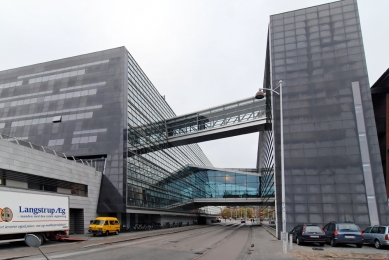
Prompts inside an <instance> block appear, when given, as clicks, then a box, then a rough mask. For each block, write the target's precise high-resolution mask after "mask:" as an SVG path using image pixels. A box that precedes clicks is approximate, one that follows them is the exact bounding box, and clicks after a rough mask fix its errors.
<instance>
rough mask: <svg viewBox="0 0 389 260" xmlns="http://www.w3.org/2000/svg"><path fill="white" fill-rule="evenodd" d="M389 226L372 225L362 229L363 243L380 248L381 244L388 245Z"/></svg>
mask: <svg viewBox="0 0 389 260" xmlns="http://www.w3.org/2000/svg"><path fill="white" fill-rule="evenodd" d="M388 233H389V226H380V225H377V226H372V227H368V228H366V229H365V230H364V231H363V234H364V237H363V243H364V244H370V245H372V244H373V245H374V246H375V248H377V249H380V248H382V247H383V246H389V234H388Z"/></svg>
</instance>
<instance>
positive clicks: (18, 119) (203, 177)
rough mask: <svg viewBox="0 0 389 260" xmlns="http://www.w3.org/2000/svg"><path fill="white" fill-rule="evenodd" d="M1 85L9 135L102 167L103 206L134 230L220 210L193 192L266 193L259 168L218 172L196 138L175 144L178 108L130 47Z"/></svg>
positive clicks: (2, 122)
mask: <svg viewBox="0 0 389 260" xmlns="http://www.w3.org/2000/svg"><path fill="white" fill-rule="evenodd" d="M0 89H1V94H0V113H1V118H0V131H1V133H2V134H3V135H7V136H12V137H16V138H17V139H18V140H19V141H25V142H26V143H32V144H35V145H39V146H43V147H46V148H49V149H52V150H54V151H56V153H58V154H62V153H63V154H65V155H66V157H67V158H70V159H74V160H78V161H85V162H88V163H89V164H90V165H94V166H95V167H97V168H98V170H100V171H101V172H103V175H102V179H101V188H100V192H99V198H98V203H97V202H96V203H97V209H96V212H97V214H99V215H113V216H117V217H119V218H120V219H121V221H122V223H123V224H124V225H126V226H127V227H128V226H130V225H133V224H134V223H150V222H156V223H161V222H163V221H172V222H174V221H175V220H176V221H180V222H185V223H187V222H190V223H192V221H193V220H194V219H197V217H198V216H199V214H208V213H219V212H220V208H215V207H205V208H201V209H199V208H198V207H196V206H195V205H194V203H193V201H192V199H193V198H217V197H218V198H221V197H223V196H224V197H225V198H227V197H236V196H238V197H242V196H243V197H259V196H261V192H260V191H259V189H260V188H259V185H260V177H259V174H258V173H257V172H256V173H251V175H250V173H249V174H245V172H240V171H239V170H232V169H230V170H225V171H224V170H222V169H221V170H220V169H219V170H217V169H215V168H213V167H212V164H211V163H210V162H209V160H208V158H207V157H206V156H205V155H204V153H203V152H202V150H201V149H200V147H199V146H198V145H197V144H189V145H182V146H178V147H171V146H170V145H169V144H168V143H167V142H166V138H167V134H166V132H165V127H166V126H165V122H166V119H168V118H172V117H175V113H174V112H173V111H172V109H171V108H170V106H169V105H168V104H167V103H166V101H165V99H164V98H163V97H162V96H161V95H160V94H159V93H158V91H157V90H156V88H155V87H154V86H153V85H152V83H151V82H150V80H149V79H148V78H147V76H146V75H145V73H144V72H143V71H142V69H141V68H140V67H139V65H138V64H137V63H136V62H135V60H134V59H133V57H132V56H131V55H130V53H129V52H128V51H127V50H126V48H125V47H120V48H115V49H111V50H106V51H101V52H96V53H91V54H86V55H81V56H76V57H71V58H66V59H61V60H56V61H50V62H45V63H41V64H36V65H31V66H26V67H22V68H17V69H11V70H7V71H2V72H0ZM63 157H64V156H63ZM0 168H1V167H0ZM243 171H244V169H243ZM37 174H38V173H37ZM38 175H39V174H38ZM57 178H59V176H57ZM247 178H249V180H248V179H247ZM226 181H227V182H228V183H227V184H226V183H225V182H226ZM239 181H240V182H241V183H239ZM219 182H220V183H223V184H220V185H218V183H219ZM4 183H5V185H6V186H8V185H7V183H8V184H10V183H11V181H10V180H9V179H5V180H4ZM229 183H230V184H229ZM26 185H27V184H26ZM55 191H57V189H56V190H55ZM87 221H88V219H87Z"/></svg>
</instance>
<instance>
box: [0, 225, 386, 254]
mask: <svg viewBox="0 0 389 260" xmlns="http://www.w3.org/2000/svg"><path fill="white" fill-rule="evenodd" d="M77 236H78V237H79V238H84V239H86V241H83V242H76V243H65V242H47V243H45V244H44V245H43V246H41V249H42V251H43V252H45V253H46V255H47V256H48V257H49V259H83V260H84V259H93V260H99V259H142V260H143V259H146V260H147V259H158V260H164V259H166V260H167V259H169V260H174V259H180V260H181V259H200V260H206V259H208V260H211V259H223V260H229V259H231V260H232V259H234V260H249V259H268V260H289V259H290V260H292V259H293V260H297V259H317V260H318V259H370V260H372V259H376V260H378V259H379V260H382V259H389V248H386V249H382V250H377V249H375V248H374V247H373V246H367V245H365V246H363V248H356V247H355V246H353V245H342V246H339V247H335V248H334V247H330V246H329V245H325V246H324V247H319V246H318V245H314V244H306V245H302V246H297V245H296V244H293V248H292V249H290V248H289V245H288V253H287V254H283V253H282V242H281V241H279V240H277V239H276V238H274V237H273V236H272V235H271V234H270V233H269V232H267V231H266V230H265V229H264V228H263V227H260V226H251V223H247V224H240V223H234V222H222V223H218V224H213V225H210V226H189V227H181V228H172V229H162V230H154V231H147V232H135V233H134V232H131V233H121V234H119V235H118V236H115V235H112V236H109V237H105V236H101V237H93V236H91V235H90V234H89V235H88V234H84V235H77ZM75 237H76V236H75ZM315 247H319V248H321V249H323V250H321V251H316V250H313V248H315ZM3 259H7V260H8V259H33V260H37V259H43V260H45V258H44V257H43V256H42V255H41V254H40V252H39V250H38V249H36V248H29V247H27V246H25V245H11V244H1V243H0V260H3Z"/></svg>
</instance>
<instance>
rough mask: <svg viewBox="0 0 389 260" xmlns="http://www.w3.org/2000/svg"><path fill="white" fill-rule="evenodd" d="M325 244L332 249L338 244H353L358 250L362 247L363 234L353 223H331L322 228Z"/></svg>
mask: <svg viewBox="0 0 389 260" xmlns="http://www.w3.org/2000/svg"><path fill="white" fill-rule="evenodd" d="M324 231H325V233H326V242H328V243H330V245H331V246H332V247H335V246H337V245H338V244H354V245H356V246H357V247H358V248H361V247H362V245H363V236H364V235H363V232H362V230H361V229H360V228H359V227H358V226H357V225H356V224H354V223H353V222H335V221H332V222H330V223H328V224H327V225H325V226H324Z"/></svg>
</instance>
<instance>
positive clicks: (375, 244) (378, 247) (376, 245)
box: [374, 239, 382, 249]
mask: <svg viewBox="0 0 389 260" xmlns="http://www.w3.org/2000/svg"><path fill="white" fill-rule="evenodd" d="M374 246H375V248H377V249H380V248H381V247H382V245H381V242H380V241H379V240H378V239H377V240H376V241H374Z"/></svg>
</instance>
